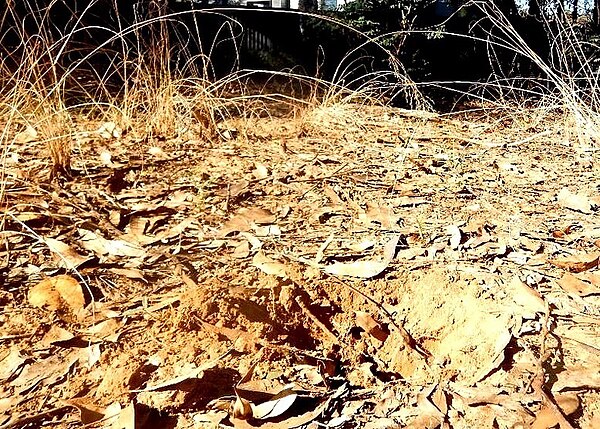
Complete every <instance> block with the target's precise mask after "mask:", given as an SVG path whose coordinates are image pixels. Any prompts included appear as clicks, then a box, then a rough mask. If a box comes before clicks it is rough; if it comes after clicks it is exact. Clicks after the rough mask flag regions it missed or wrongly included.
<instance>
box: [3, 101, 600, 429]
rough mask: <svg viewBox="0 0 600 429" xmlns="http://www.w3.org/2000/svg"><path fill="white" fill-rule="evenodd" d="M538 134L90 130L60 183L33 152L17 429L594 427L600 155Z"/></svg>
mask: <svg viewBox="0 0 600 429" xmlns="http://www.w3.org/2000/svg"><path fill="white" fill-rule="evenodd" d="M544 124H549V125H548V126H542V125H540V124H535V123H534V122H527V121H526V120H525V119H522V120H521V119H518V118H517V116H516V115H512V116H510V115H507V116H506V117H505V116H503V114H502V112H495V113H494V115H490V116H483V115H475V114H472V115H464V116H463V117H461V118H459V117H458V116H454V117H444V116H440V115H436V114H432V113H427V112H421V111H405V110H400V109H392V108H383V107H372V106H361V105H352V104H350V105H334V106H330V107H322V108H319V109H315V110H313V111H311V112H308V113H306V114H305V115H303V116H302V117H300V118H296V119H292V118H288V117H284V118H278V117H265V118H260V119H253V120H239V119H238V120H234V119H232V120H229V121H227V122H223V123H221V124H219V130H220V131H219V132H220V134H221V135H220V136H215V137H213V138H212V139H209V138H207V137H206V136H203V135H201V134H200V133H198V134H194V133H192V132H190V133H188V135H185V136H182V137H178V138H162V137H156V138H153V139H145V140H135V139H134V138H132V137H128V136H127V135H126V134H125V135H121V134H120V133H113V132H112V131H110V132H108V134H107V132H106V129H102V127H101V125H102V124H91V123H90V124H85V125H81V126H80V127H82V128H84V127H87V129H81V130H79V131H81V132H80V133H79V134H78V136H80V138H78V139H77V140H75V141H74V142H73V143H74V144H73V147H74V148H75V153H74V154H73V155H72V166H73V169H72V172H71V175H72V177H70V178H68V179H65V178H60V179H57V180H54V181H48V180H46V178H47V177H48V175H49V173H50V170H51V167H50V166H49V165H45V164H44V163H43V161H41V159H42V157H41V156H40V154H41V152H40V149H39V148H40V147H41V146H42V145H41V144H38V143H37V142H36V140H35V138H33V137H32V138H23V137H21V138H20V139H19V138H17V139H16V143H15V144H14V145H12V146H11V147H10V149H9V153H7V157H6V160H5V167H4V181H5V186H6V188H5V195H4V200H3V202H2V204H3V210H4V211H5V216H4V217H3V221H2V222H3V228H2V233H1V234H2V236H1V237H2V248H1V249H0V274H1V276H2V277H1V280H2V282H3V287H2V289H1V290H0V293H1V295H0V305H1V306H2V307H1V308H2V310H1V313H0V321H1V323H0V382H1V384H0V428H3V429H6V428H9V427H41V426H42V425H46V424H48V425H50V424H52V425H57V426H58V427H81V426H82V425H88V426H89V427H113V428H133V427H173V428H188V427H189V428H192V427H218V426H219V425H223V426H227V427H229V426H233V427H238V428H239V427H243V428H247V427H259V426H260V427H300V426H306V427H319V424H326V425H328V427H368V428H380V427H413V428H435V427H452V428H474V427H482V428H483V427H499V428H516V427H535V428H551V427H555V426H556V425H557V424H559V425H560V427H562V428H563V429H564V428H568V427H580V428H594V427H599V426H600V410H599V409H598V406H597V403H598V393H597V391H598V388H599V386H600V378H599V376H598V374H599V368H600V357H599V356H600V355H599V350H600V343H599V342H598V323H599V322H600V309H599V307H598V304H599V301H598V297H599V295H600V274H599V272H598V258H599V257H600V251H599V249H598V248H599V247H600V246H599V245H598V243H599V240H600V229H599V228H598V227H597V220H598V217H597V206H598V205H599V204H600V198H599V197H598V183H597V177H598V158H597V151H596V150H595V149H594V148H593V147H592V146H591V143H590V147H587V146H586V144H585V142H581V141H577V142H575V141H572V139H571V138H570V136H568V135H566V134H565V132H564V129H563V128H562V127H561V125H560V123H559V122H556V123H550V122H549V121H546V122H544ZM99 127H100V132H96V130H98V129H99ZM17 131H19V130H15V132H17ZM81 136H83V137H81ZM44 282H45V283H44ZM88 426H86V427H88Z"/></svg>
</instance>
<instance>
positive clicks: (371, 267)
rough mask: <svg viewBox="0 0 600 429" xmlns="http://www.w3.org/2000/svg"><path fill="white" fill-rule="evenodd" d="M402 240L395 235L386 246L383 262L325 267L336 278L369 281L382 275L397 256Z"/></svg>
mask: <svg viewBox="0 0 600 429" xmlns="http://www.w3.org/2000/svg"><path fill="white" fill-rule="evenodd" d="M399 240H400V235H399V234H394V235H393V237H392V239H391V240H390V241H388V242H387V243H386V245H385V248H384V251H383V260H381V261H355V262H351V263H342V262H336V263H334V264H332V265H328V266H326V267H325V272H326V273H327V274H331V275H336V276H348V277H359V278H363V279H369V278H371V277H375V276H377V275H379V274H381V273H382V272H383V271H384V270H385V269H386V268H387V267H388V266H389V265H390V262H392V259H393V258H394V255H395V254H396V246H397V245H398V241H399Z"/></svg>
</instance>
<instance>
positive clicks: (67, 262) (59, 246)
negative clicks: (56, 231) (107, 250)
mask: <svg viewBox="0 0 600 429" xmlns="http://www.w3.org/2000/svg"><path fill="white" fill-rule="evenodd" d="M44 243H46V246H48V249H50V251H51V252H52V253H54V254H55V255H56V257H57V260H58V263H59V266H61V267H64V268H66V269H68V270H72V269H74V268H77V267H79V266H80V265H82V264H84V263H85V262H87V261H89V260H90V259H91V257H90V256H84V255H80V254H79V253H77V251H76V250H75V249H73V248H72V247H71V246H69V245H68V244H66V243H65V242H64V241H60V240H56V239H54V238H44Z"/></svg>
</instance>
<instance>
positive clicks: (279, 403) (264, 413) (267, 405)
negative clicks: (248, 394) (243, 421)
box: [250, 389, 298, 420]
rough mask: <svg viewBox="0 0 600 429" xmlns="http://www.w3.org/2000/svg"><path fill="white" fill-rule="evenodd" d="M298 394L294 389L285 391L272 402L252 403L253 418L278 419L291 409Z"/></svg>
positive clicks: (273, 398)
mask: <svg viewBox="0 0 600 429" xmlns="http://www.w3.org/2000/svg"><path fill="white" fill-rule="evenodd" d="M297 397H298V394H297V393H296V392H294V391H293V390H292V389H285V390H283V391H281V392H279V393H278V394H277V395H275V396H273V397H272V398H271V399H270V400H268V401H266V402H262V403H260V404H258V405H254V404H253V403H252V402H251V403H250V406H251V407H252V417H253V418H255V419H258V420H265V419H271V418H274V417H278V416H280V415H282V414H283V413H285V412H286V411H287V410H289V409H290V407H291V406H292V404H293V403H294V401H295V400H296V398H297Z"/></svg>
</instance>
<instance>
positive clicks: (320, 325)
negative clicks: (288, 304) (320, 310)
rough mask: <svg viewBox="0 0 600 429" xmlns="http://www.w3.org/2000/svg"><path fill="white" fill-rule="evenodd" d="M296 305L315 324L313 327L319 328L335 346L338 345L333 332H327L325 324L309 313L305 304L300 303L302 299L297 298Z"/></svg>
mask: <svg viewBox="0 0 600 429" xmlns="http://www.w3.org/2000/svg"><path fill="white" fill-rule="evenodd" d="M295 301H296V303H297V304H298V305H299V306H300V308H301V309H302V311H303V312H304V314H305V315H306V316H308V317H310V318H311V319H312V321H313V322H314V323H315V325H317V326H318V327H319V328H321V330H322V331H323V332H324V333H325V334H326V335H327V337H328V338H329V339H330V340H331V341H333V342H334V343H335V344H338V343H339V339H338V337H336V336H335V335H334V333H333V332H331V331H330V330H329V328H328V327H327V326H325V324H324V323H323V322H321V321H320V320H319V319H318V318H317V316H315V315H314V314H313V313H312V311H310V309H309V308H308V307H307V306H306V304H305V303H304V302H303V301H302V299H301V298H300V297H299V296H297V297H296V299H295Z"/></svg>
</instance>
